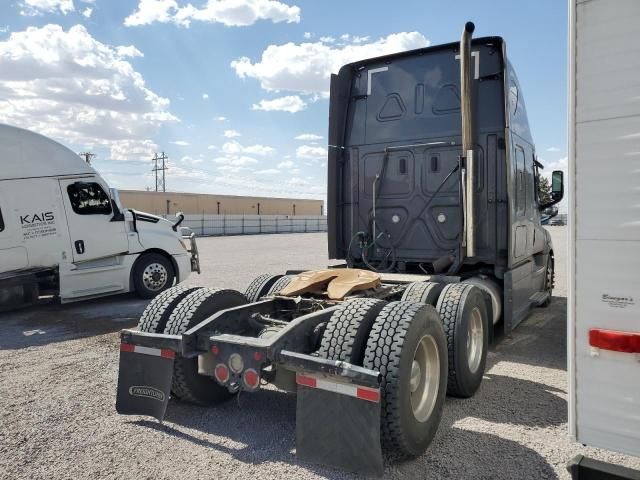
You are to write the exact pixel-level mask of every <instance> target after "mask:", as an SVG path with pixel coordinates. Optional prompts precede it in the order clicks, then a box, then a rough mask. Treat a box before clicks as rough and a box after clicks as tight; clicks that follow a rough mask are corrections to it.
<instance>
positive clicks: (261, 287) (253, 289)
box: [244, 273, 284, 303]
mask: <svg viewBox="0 0 640 480" xmlns="http://www.w3.org/2000/svg"><path fill="white" fill-rule="evenodd" d="M283 276H284V275H271V274H270V273H265V274H263V275H260V276H259V277H257V278H256V279H254V280H253V281H252V282H251V283H250V284H249V286H248V287H247V289H246V290H245V292H244V296H245V297H247V300H248V301H249V303H253V302H257V301H258V300H260V299H261V298H262V297H264V296H265V295H266V294H267V293H268V292H269V289H270V288H271V287H272V286H273V284H274V283H276V281H278V280H279V279H280V278H282V277H283ZM283 288H284V287H283Z"/></svg>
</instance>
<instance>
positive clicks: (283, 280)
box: [267, 275, 295, 295]
mask: <svg viewBox="0 0 640 480" xmlns="http://www.w3.org/2000/svg"><path fill="white" fill-rule="evenodd" d="M293 277H295V275H284V276H282V277H280V278H279V279H278V280H276V283H274V284H273V285H272V286H271V288H270V289H269V291H268V292H267V295H278V294H279V293H280V291H281V290H282V289H283V288H284V287H286V286H287V285H289V284H290V283H291V280H293Z"/></svg>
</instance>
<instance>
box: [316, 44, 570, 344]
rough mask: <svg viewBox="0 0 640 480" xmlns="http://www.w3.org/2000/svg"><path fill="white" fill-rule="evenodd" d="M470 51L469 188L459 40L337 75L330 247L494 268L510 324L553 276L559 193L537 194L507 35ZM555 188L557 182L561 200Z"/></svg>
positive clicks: (364, 260)
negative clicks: (548, 197)
mask: <svg viewBox="0 0 640 480" xmlns="http://www.w3.org/2000/svg"><path fill="white" fill-rule="evenodd" d="M470 53H471V62H470V76H471V82H470V92H469V93H470V95H469V97H470V98H469V104H470V105H469V106H470V111H471V115H472V124H473V132H472V151H473V156H474V163H475V165H474V172H473V174H474V175H473V176H474V177H475V181H474V182H473V183H474V185H473V188H472V189H470V190H469V191H465V190H466V185H465V183H468V182H466V181H465V179H464V178H463V174H464V169H465V164H464V158H461V153H463V152H461V148H462V133H461V132H462V129H461V121H460V118H461V105H462V103H463V102H462V101H461V96H460V45H459V43H452V44H447V45H440V46H436V47H429V48H426V49H422V50H417V51H412V52H404V53H400V54H396V55H389V56H385V57H381V58H376V59H371V60H366V61H363V62H357V63H354V64H350V65H346V66H344V67H342V69H341V70H340V72H339V74H338V75H337V76H333V77H332V82H331V107H330V121H329V162H328V166H329V175H328V179H329V180H328V181H329V194H328V196H327V198H328V208H327V214H328V227H329V231H328V233H329V256H330V258H338V259H345V260H346V261H347V262H349V263H350V264H352V265H354V266H357V267H362V268H375V269H377V270H379V271H384V272H403V273H404V272H407V273H428V274H434V273H436V274H447V275H457V276H460V277H461V278H463V279H466V278H469V277H473V276H477V275H478V274H482V275H485V276H487V277H489V278H491V279H492V281H494V282H495V283H496V284H497V285H499V286H500V290H501V291H502V296H504V297H505V298H506V299H508V301H507V302H505V303H506V305H507V307H506V308H505V311H504V328H505V330H506V331H507V332H508V331H510V330H511V328H513V327H514V326H515V325H517V324H518V323H519V322H520V321H522V320H523V319H524V318H525V317H526V315H527V313H528V311H529V309H530V308H531V306H535V305H537V304H539V303H544V302H545V301H546V299H544V298H543V297H544V296H545V295H544V291H545V285H546V286H547V287H551V285H552V283H553V281H552V277H553V273H552V269H553V245H552V243H551V238H550V236H549V234H548V232H547V231H546V230H545V229H544V228H543V227H542V226H541V223H540V222H541V211H543V210H545V209H547V208H548V207H550V206H551V204H548V205H542V202H541V201H540V199H539V198H538V188H537V187H538V178H539V175H540V170H541V168H542V165H540V164H539V163H538V162H537V160H536V154H535V146H534V143H533V139H532V136H531V132H530V129H529V123H528V120H527V113H526V107H525V102H524V96H523V93H522V90H521V88H520V84H519V82H518V78H517V76H516V73H515V70H514V69H513V67H512V65H511V64H510V62H509V61H508V59H507V56H506V45H505V42H504V41H503V40H502V39H501V38H499V37H485V38H478V39H474V40H473V42H472V43H471V52H470ZM561 175H562V172H557V173H556V176H558V179H559V183H560V184H561V183H562V180H561ZM468 176H469V175H468V174H467V177H468ZM556 183H558V182H556ZM469 192H471V194H469ZM471 195H472V196H473V197H474V199H473V200H474V207H473V211H472V212H466V211H465V203H466V199H465V196H467V197H469V196H471ZM558 196H561V192H560V188H559V191H558V192H557V193H556V199H555V200H554V202H553V203H557V201H556V200H557V197H558ZM558 201H559V200H558ZM469 229H471V230H473V232H474V238H475V245H474V251H475V252H474V254H473V255H469V254H468V252H467V248H466V244H465V241H466V231H467V230H469ZM367 264H368V265H367ZM547 274H549V275H547ZM547 276H549V279H548V280H547Z"/></svg>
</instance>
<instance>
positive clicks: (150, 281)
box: [133, 253, 176, 298]
mask: <svg viewBox="0 0 640 480" xmlns="http://www.w3.org/2000/svg"><path fill="white" fill-rule="evenodd" d="M175 278H176V274H175V271H174V268H173V265H172V263H171V261H170V260H169V259H168V258H166V257H165V256H164V255H160V254H159V253H145V254H143V255H142V256H140V258H138V260H136V263H135V266H134V267H133V287H134V289H135V291H136V294H137V295H138V296H139V297H140V298H153V297H155V296H156V295H158V294H159V293H160V292H162V291H164V290H166V289H167V288H170V287H171V286H173V281H174V280H175Z"/></svg>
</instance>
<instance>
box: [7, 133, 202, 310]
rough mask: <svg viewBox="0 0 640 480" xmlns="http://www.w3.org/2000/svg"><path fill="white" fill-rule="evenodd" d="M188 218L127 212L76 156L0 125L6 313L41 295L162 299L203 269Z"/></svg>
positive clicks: (65, 298)
mask: <svg viewBox="0 0 640 480" xmlns="http://www.w3.org/2000/svg"><path fill="white" fill-rule="evenodd" d="M182 218H184V217H183V216H182V215H180V214H179V215H178V221H177V222H176V223H175V224H172V223H171V222H169V221H167V220H165V219H163V218H160V217H157V216H155V215H150V214H147V213H141V212H136V211H135V210H125V209H123V208H122V206H121V205H120V202H119V199H118V194H117V190H115V189H110V188H109V186H108V185H107V183H106V182H105V181H104V179H103V178H102V177H100V175H99V174H98V173H97V172H96V171H95V170H94V169H93V168H92V167H91V165H89V164H87V163H86V162H85V161H83V160H82V159H81V158H80V157H79V156H78V155H77V154H75V153H74V152H73V151H71V150H69V149H68V148H66V147H64V146H62V145H60V144H59V143H56V142H54V141H53V140H51V139H49V138H46V137H44V136H41V135H38V134H36V133H34V132H31V131H28V130H23V129H20V128H15V127H12V126H8V125H0V310H3V309H10V308H14V307H16V306H20V305H24V304H29V303H32V302H33V301H35V300H36V299H37V298H38V297H39V295H42V294H50V295H59V297H60V300H61V302H63V303H64V302H73V301H78V300H84V299H89V298H95V297H100V296H105V295H111V294H116V293H123V292H129V291H135V292H136V293H137V294H138V295H139V296H141V297H142V298H151V297H153V296H155V295H157V294H158V293H160V292H161V291H162V290H164V289H166V288H169V287H170V286H172V285H173V284H174V283H179V282H181V281H183V280H185V279H186V278H187V277H188V276H189V274H190V273H191V272H192V271H199V268H200V267H199V261H198V252H197V247H196V243H195V238H194V236H193V235H190V236H183V235H182V234H181V230H180V228H179V226H180V222H181V220H182Z"/></svg>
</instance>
